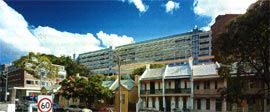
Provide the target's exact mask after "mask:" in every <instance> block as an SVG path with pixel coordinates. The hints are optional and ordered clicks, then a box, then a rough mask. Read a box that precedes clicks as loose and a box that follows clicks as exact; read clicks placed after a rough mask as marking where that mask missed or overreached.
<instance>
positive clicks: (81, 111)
mask: <svg viewBox="0 0 270 112" xmlns="http://www.w3.org/2000/svg"><path fill="white" fill-rule="evenodd" d="M79 108H80V109H81V110H80V112H92V110H91V109H88V108H86V107H85V106H79Z"/></svg>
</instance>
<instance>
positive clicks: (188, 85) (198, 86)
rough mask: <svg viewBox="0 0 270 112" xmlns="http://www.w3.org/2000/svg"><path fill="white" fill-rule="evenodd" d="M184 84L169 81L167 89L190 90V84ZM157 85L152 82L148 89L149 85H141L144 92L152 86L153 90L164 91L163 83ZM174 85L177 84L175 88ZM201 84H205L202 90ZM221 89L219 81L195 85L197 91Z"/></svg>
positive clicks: (166, 84)
mask: <svg viewBox="0 0 270 112" xmlns="http://www.w3.org/2000/svg"><path fill="white" fill-rule="evenodd" d="M182 82H183V83H181V82H178V83H176V82H172V81H168V82H166V83H165V88H166V89H177V88H185V89H187V88H190V82H189V81H187V80H186V81H182ZM156 83H157V86H155V83H154V82H152V83H151V82H150V85H149V86H150V87H147V83H143V84H141V88H142V89H144V90H147V88H150V89H151V86H152V87H154V88H152V89H162V82H156ZM172 83H174V84H175V83H176V85H175V86H172ZM201 83H203V88H201V86H200V85H201ZM210 83H214V88H210ZM181 84H183V86H181ZM218 88H219V85H218V81H203V82H202V81H201V82H195V83H194V89H196V90H200V89H218Z"/></svg>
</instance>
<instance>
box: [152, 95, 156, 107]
mask: <svg viewBox="0 0 270 112" xmlns="http://www.w3.org/2000/svg"><path fill="white" fill-rule="evenodd" d="M152 107H153V108H156V106H155V97H153V98H152Z"/></svg>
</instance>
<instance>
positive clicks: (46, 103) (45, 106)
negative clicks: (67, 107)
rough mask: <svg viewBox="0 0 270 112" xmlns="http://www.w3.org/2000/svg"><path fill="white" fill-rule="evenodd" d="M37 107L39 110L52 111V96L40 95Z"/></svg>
mask: <svg viewBox="0 0 270 112" xmlns="http://www.w3.org/2000/svg"><path fill="white" fill-rule="evenodd" d="M37 108H38V112H52V108H53V101H52V96H49V95H39V96H38V103H37Z"/></svg>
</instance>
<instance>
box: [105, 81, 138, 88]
mask: <svg viewBox="0 0 270 112" xmlns="http://www.w3.org/2000/svg"><path fill="white" fill-rule="evenodd" d="M121 85H122V86H123V87H125V88H126V89H127V90H132V88H133V87H134V86H135V82H134V81H133V80H132V79H125V80H121ZM118 87H119V84H118V79H116V80H115V81H114V82H113V84H112V85H111V86H110V87H109V89H110V90H113V91H114V90H116V89H117V88H118Z"/></svg>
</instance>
